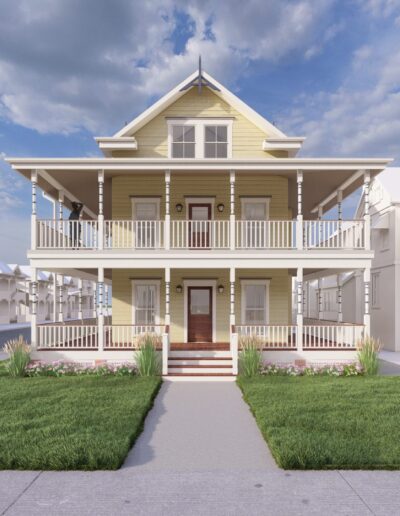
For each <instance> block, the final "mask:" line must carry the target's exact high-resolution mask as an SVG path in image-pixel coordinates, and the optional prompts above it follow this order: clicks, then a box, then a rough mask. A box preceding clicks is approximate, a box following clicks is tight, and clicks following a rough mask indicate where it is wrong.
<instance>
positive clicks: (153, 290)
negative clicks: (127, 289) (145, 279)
mask: <svg viewBox="0 0 400 516" xmlns="http://www.w3.org/2000/svg"><path fill="white" fill-rule="evenodd" d="M156 299H157V287H156V285H135V322H136V324H146V325H147V324H155V320H156Z"/></svg>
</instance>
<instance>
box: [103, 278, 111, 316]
mask: <svg viewBox="0 0 400 516" xmlns="http://www.w3.org/2000/svg"><path fill="white" fill-rule="evenodd" d="M109 297H110V296H109V286H108V285H107V284H106V283H104V315H105V316H106V317H108V316H109V315H110V313H109V310H108V305H109V303H110V299H109Z"/></svg>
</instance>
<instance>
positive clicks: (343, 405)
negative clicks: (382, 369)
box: [238, 376, 400, 469]
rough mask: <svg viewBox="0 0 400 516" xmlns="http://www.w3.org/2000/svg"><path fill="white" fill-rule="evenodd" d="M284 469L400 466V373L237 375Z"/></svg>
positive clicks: (385, 467)
mask: <svg viewBox="0 0 400 516" xmlns="http://www.w3.org/2000/svg"><path fill="white" fill-rule="evenodd" d="M238 384H239V386H240V388H241V389H242V392H243V396H244V399H245V400H246V401H247V403H248V404H249V405H250V408H251V410H252V411H253V414H254V416H255V418H256V421H257V424H258V426H259V428H260V430H261V432H262V434H263V436H264V438H265V440H266V441H267V443H268V445H269V448H270V450H271V452H272V454H273V456H274V457H275V460H276V462H277V463H278V465H279V466H280V467H282V468H284V469H400V377H379V376H377V377H358V378H356V377H353V378H329V377H320V378H315V377H313V378H310V377H284V376H276V377H267V376H262V377H256V378H254V379H246V378H239V379H238Z"/></svg>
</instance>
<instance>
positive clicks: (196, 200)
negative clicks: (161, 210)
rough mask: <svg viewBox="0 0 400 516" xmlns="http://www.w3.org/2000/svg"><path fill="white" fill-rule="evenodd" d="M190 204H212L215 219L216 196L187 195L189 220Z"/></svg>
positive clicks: (212, 215)
mask: <svg viewBox="0 0 400 516" xmlns="http://www.w3.org/2000/svg"><path fill="white" fill-rule="evenodd" d="M189 204H211V220H214V211H215V210H214V207H215V197H185V208H186V219H187V220H189Z"/></svg>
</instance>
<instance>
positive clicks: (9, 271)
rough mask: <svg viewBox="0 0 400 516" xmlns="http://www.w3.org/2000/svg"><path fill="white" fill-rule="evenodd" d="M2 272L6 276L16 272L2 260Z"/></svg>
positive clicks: (0, 269)
mask: <svg viewBox="0 0 400 516" xmlns="http://www.w3.org/2000/svg"><path fill="white" fill-rule="evenodd" d="M0 274H4V275H5V276H14V272H13V271H12V269H11V268H10V267H9V266H8V265H7V264H6V263H4V262H1V261H0Z"/></svg>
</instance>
